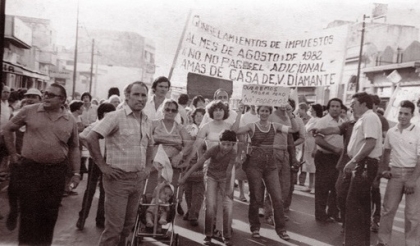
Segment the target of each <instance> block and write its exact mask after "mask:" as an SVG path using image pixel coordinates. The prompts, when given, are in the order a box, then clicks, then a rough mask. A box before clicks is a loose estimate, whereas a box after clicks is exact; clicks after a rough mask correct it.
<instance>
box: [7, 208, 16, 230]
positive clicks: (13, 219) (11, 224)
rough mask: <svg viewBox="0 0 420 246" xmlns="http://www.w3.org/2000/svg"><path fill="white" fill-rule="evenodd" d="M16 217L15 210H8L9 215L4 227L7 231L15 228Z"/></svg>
mask: <svg viewBox="0 0 420 246" xmlns="http://www.w3.org/2000/svg"><path fill="white" fill-rule="evenodd" d="M17 217H18V213H17V212H10V213H9V215H8V216H7V220H6V227H7V229H8V230H9V231H13V230H14V229H16V225H17Z"/></svg>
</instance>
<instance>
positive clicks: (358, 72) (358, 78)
mask: <svg viewBox="0 0 420 246" xmlns="http://www.w3.org/2000/svg"><path fill="white" fill-rule="evenodd" d="M367 18H369V16H367V15H363V24H362V38H361V40H360V52H359V63H358V64H357V79H356V93H357V92H359V87H360V66H361V65H362V55H363V43H364V40H365V20H366V19H367Z"/></svg>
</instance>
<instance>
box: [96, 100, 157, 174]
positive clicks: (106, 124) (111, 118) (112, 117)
mask: <svg viewBox="0 0 420 246" xmlns="http://www.w3.org/2000/svg"><path fill="white" fill-rule="evenodd" d="M141 114H142V117H141V123H139V121H138V120H137V119H136V117H135V116H134V114H133V111H132V110H131V109H130V107H128V106H127V105H124V107H123V109H121V110H117V111H114V112H110V113H108V114H107V115H106V116H105V118H104V119H103V120H102V121H100V122H99V123H98V124H96V125H95V127H94V128H93V131H95V132H97V133H98V134H100V135H102V136H103V137H104V138H105V146H106V147H105V148H106V160H107V163H108V165H110V166H111V167H113V168H119V169H121V170H123V171H125V172H138V171H142V170H143V169H144V167H145V165H146V150H147V146H148V145H151V144H152V134H151V121H150V120H149V119H148V117H147V116H146V114H144V113H143V112H142V113H141Z"/></svg>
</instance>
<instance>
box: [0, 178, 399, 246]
mask: <svg viewBox="0 0 420 246" xmlns="http://www.w3.org/2000/svg"><path fill="white" fill-rule="evenodd" d="M85 186H86V180H83V181H82V182H81V184H80V186H79V187H78V188H77V190H76V191H77V192H78V193H79V194H78V195H76V196H70V197H66V198H63V201H62V207H61V208H60V214H59V218H58V221H57V225H56V229H55V234H54V242H53V245H68V246H74V245H80V246H90V245H97V242H98V239H99V236H100V234H101V230H100V229H98V228H96V226H95V213H96V206H97V201H98V197H96V198H95V199H94V201H93V204H92V209H91V211H90V217H89V218H88V219H87V221H86V224H85V229H84V230H83V231H79V230H77V229H76V226H75V224H76V221H77V216H78V212H79V210H80V207H81V203H82V198H83V192H84V189H85ZM385 186H386V181H384V180H383V181H382V183H381V191H382V194H384V189H385ZM0 188H2V190H1V192H0V214H2V215H3V216H4V217H5V218H3V219H2V220H0V245H17V230H14V231H12V232H10V231H8V230H7V228H6V226H5V221H6V216H7V213H8V210H9V208H8V203H7V192H6V191H5V187H4V185H3V186H2V187H0ZM303 188H304V187H302V186H296V191H295V193H294V197H293V202H292V207H291V210H290V212H289V213H288V216H289V217H290V221H288V222H287V230H288V232H289V235H290V237H291V238H292V239H291V240H290V241H288V242H286V241H283V240H281V239H280V238H279V237H278V236H277V235H276V233H275V232H274V228H273V226H270V225H268V224H266V223H264V222H263V220H262V222H263V223H262V228H261V231H260V233H261V236H262V238H261V239H253V238H251V236H250V233H249V226H248V218H247V213H248V203H244V202H240V201H238V200H236V199H235V202H234V218H233V229H234V234H233V238H232V241H233V243H234V245H240V246H260V245H261V246H263V245H267V246H271V245H273V246H274V245H301V246H324V245H325V246H327V245H333V246H341V243H342V241H343V235H342V234H341V232H340V231H341V224H339V223H332V224H320V223H317V222H316V221H315V217H314V215H313V214H314V195H312V194H309V193H307V192H303V191H300V190H302V189H303ZM97 195H98V193H97ZM238 195H239V192H238V191H237V190H236V191H235V197H236V198H237V197H238ZM183 207H184V208H185V207H186V206H185V204H184V206H183ZM203 218H204V216H203V213H202V214H201V215H200V220H199V222H200V225H199V226H198V227H192V226H190V225H189V223H188V222H186V221H183V220H182V216H179V215H177V218H176V220H175V231H176V233H178V234H179V235H180V245H181V246H195V245H202V240H203V238H204V236H203V234H202V232H203V229H204V223H203ZM403 218H404V203H402V204H401V205H400V207H399V209H398V212H397V218H396V220H395V222H394V233H393V244H392V245H402V244H401V243H402V242H403V239H404V223H403ZM376 238H377V237H376V234H375V233H372V237H371V244H372V245H375V242H376ZM213 241H214V240H213ZM143 245H164V244H162V243H160V242H144V243H143ZM214 245H223V244H221V243H218V242H217V241H214Z"/></svg>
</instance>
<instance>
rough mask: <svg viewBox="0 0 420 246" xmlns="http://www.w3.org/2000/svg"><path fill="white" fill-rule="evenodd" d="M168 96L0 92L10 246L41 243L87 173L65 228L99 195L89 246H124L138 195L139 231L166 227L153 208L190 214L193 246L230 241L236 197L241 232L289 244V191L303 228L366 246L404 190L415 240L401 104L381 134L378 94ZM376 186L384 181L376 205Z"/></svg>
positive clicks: (417, 210)
mask: <svg viewBox="0 0 420 246" xmlns="http://www.w3.org/2000/svg"><path fill="white" fill-rule="evenodd" d="M170 87H171V82H170V81H169V80H168V79H167V78H166V77H158V78H157V79H156V80H155V81H154V82H153V84H152V86H151V88H148V87H147V86H146V85H145V84H144V83H142V82H139V81H137V82H133V83H131V84H129V85H127V86H126V87H125V88H124V91H123V94H124V95H123V96H122V95H120V91H119V89H118V88H110V90H109V95H108V98H107V99H102V100H97V99H94V98H92V96H91V95H90V93H88V92H86V93H83V94H82V95H81V98H80V100H69V98H68V97H67V94H66V92H65V89H64V88H63V87H62V86H60V85H58V84H52V85H51V86H49V87H47V88H46V90H45V91H43V92H41V91H39V90H37V89H29V90H25V89H18V90H12V89H11V88H9V87H7V86H3V89H2V94H1V121H0V126H1V129H2V132H1V134H2V136H4V137H2V140H3V141H2V146H1V149H0V158H1V165H2V170H9V174H6V173H5V172H2V173H1V175H0V177H2V179H5V178H6V177H7V176H10V180H9V182H10V183H9V190H8V194H9V205H10V210H9V214H8V215H7V220H6V225H7V227H8V228H9V229H10V230H14V229H15V228H16V226H17V224H18V223H17V220H18V218H19V217H20V223H19V225H20V226H19V242H20V243H22V244H25V243H28V244H33V243H40V244H51V242H52V237H53V231H54V225H55V222H56V220H57V216H58V210H59V205H60V202H61V199H62V197H66V196H71V195H78V193H77V192H76V191H75V188H76V187H77V185H78V183H79V182H80V180H81V179H83V177H84V174H87V177H86V179H87V186H86V190H85V191H84V197H83V202H82V204H81V210H80V212H79V214H78V219H77V221H76V222H75V225H76V227H77V228H78V229H79V230H83V229H84V225H85V221H86V219H87V216H88V214H89V210H90V207H91V203H92V200H93V197H94V194H95V192H96V190H97V187H98V186H99V191H100V196H99V203H98V208H97V214H96V226H97V227H98V228H101V229H103V233H102V235H101V239H100V242H99V244H100V245H125V240H126V238H127V237H128V235H129V234H130V232H132V230H133V226H134V224H135V223H136V215H137V211H138V210H137V207H138V206H139V201H140V197H141V195H142V193H143V190H145V195H146V197H147V199H148V201H149V202H151V203H156V202H157V203H158V205H157V206H156V209H152V208H150V209H148V210H147V213H146V215H145V216H147V217H146V218H147V223H146V224H145V226H146V227H160V226H163V225H165V224H167V223H169V222H170V221H169V220H170V217H168V211H167V210H165V209H158V208H159V207H160V206H159V203H163V204H164V203H168V202H169V201H177V202H178V203H177V206H176V212H177V213H178V214H180V215H183V219H184V220H187V221H189V223H190V225H191V226H198V225H199V223H198V220H199V219H200V218H199V214H200V210H201V209H202V207H203V204H204V207H205V218H204V221H205V223H204V225H205V226H204V227H205V228H203V229H204V230H203V231H204V234H205V238H204V244H205V245H210V244H211V240H212V239H218V240H221V241H223V242H224V244H225V245H232V241H231V238H232V233H233V232H232V213H233V207H234V202H233V201H234V190H235V188H237V189H238V191H239V196H238V197H237V199H238V201H241V202H243V203H249V211H248V219H249V228H250V236H251V237H253V238H260V237H261V236H260V234H259V230H260V227H261V221H264V222H265V223H268V224H272V225H274V227H275V232H276V233H277V235H278V236H279V237H280V238H281V239H282V240H289V239H290V236H289V235H288V233H287V231H286V228H287V221H288V219H289V218H288V215H287V214H288V211H289V210H290V207H292V206H293V204H292V198H293V191H294V187H295V185H300V186H305V188H304V189H303V190H304V191H306V192H308V193H310V194H314V196H315V204H314V215H315V219H316V221H318V222H319V223H340V224H341V226H342V228H343V231H342V232H343V240H344V243H343V245H346V246H350V245H354V246H360V245H370V233H371V232H374V233H379V237H378V244H377V245H389V243H390V240H391V232H392V222H393V219H394V216H395V213H396V209H397V208H398V204H399V202H400V201H401V198H402V196H403V194H405V195H406V199H407V200H406V210H405V213H406V217H405V220H406V231H405V235H406V237H405V238H406V241H405V245H413V246H414V245H419V244H420V238H419V237H420V232H419V230H420V227H419V220H420V206H418V205H419V201H420V200H419V199H420V195H419V193H420V181H419V179H418V177H419V175H420V165H419V163H418V162H419V155H420V151H419V150H420V134H419V133H420V132H418V131H420V129H418V128H419V126H416V125H415V124H412V123H410V120H411V119H412V117H413V116H414V111H415V105H414V103H413V102H410V101H402V102H401V105H400V111H399V116H398V121H399V122H398V124H397V125H396V126H394V127H392V128H390V127H389V123H388V121H387V120H386V119H385V118H384V116H383V109H380V108H378V105H379V104H380V99H379V97H378V96H377V95H370V94H367V93H366V92H359V93H356V94H354V95H353V97H352V100H351V104H350V108H348V107H346V106H345V105H344V104H343V102H342V101H341V100H340V99H338V98H332V99H330V100H329V101H328V103H327V105H325V106H324V105H320V104H317V103H308V102H299V103H298V104H297V105H296V103H297V102H295V101H294V100H292V99H289V101H288V104H287V105H284V106H280V107H272V106H269V105H242V104H239V105H238V107H237V108H238V109H236V110H232V109H231V108H230V107H229V94H228V93H227V91H225V90H223V89H219V90H217V91H215V92H214V97H213V98H212V101H210V102H209V100H206V99H205V98H204V97H202V96H200V95H198V96H195V97H194V98H190V97H189V95H187V94H181V95H180V96H179V98H178V99H177V100H172V99H168V98H167V96H168V92H169V90H170ZM149 90H150V91H149ZM419 102H420V100H419ZM419 102H417V104H419ZM35 121H36V122H37V123H35ZM40 122H41V123H42V124H41V123H40ZM44 134H46V135H44ZM47 141H50V142H48V143H47ZM48 148H51V150H49V149H48ZM159 148H162V149H163V151H164V152H165V155H166V156H167V157H168V158H169V160H170V164H171V166H172V170H173V176H172V180H170V181H166V183H165V181H164V180H163V179H162V177H161V176H160V174H161V172H160V171H159V168H156V167H157V165H156V163H155V161H154V160H156V155H157V154H156V153H160V152H159V151H161V150H160V149H159ZM51 151H55V152H51ZM391 157H392V158H391ZM64 166H65V168H64ZM58 167H63V168H58ZM29 170H31V174H28V171H29ZM35 174H37V175H39V176H36V175H35ZM381 178H386V179H388V180H389V181H388V185H387V189H386V193H385V194H384V195H385V198H384V203H383V204H381V194H380V189H379V184H380V180H381ZM51 179H54V182H55V183H54V182H53V181H52V180H51ZM146 180H148V181H147V187H146V189H144V186H145V183H146V182H145V181H146ZM29 181H30V182H34V183H35V185H34V184H33V183H30V182H29ZM28 182H29V183H28ZM30 184H32V186H33V187H38V188H37V189H35V188H33V187H30ZM52 186H54V187H55V188H51V187H52ZM246 186H247V187H248V189H246ZM156 187H159V188H156ZM177 189H179V190H178V191H179V192H178V195H176V194H177V192H175V191H176V190H177ZM37 196H38V197H42V199H39V198H36V197H37ZM184 197H185V204H186V208H185V209H186V211H184V208H183V207H182V205H181V204H183V202H182V201H183V199H184ZM34 200H35V201H36V202H35V205H33V206H32V207H31V206H30V205H29V204H30V203H31V202H34ZM40 208H48V209H44V210H47V212H45V213H44V212H42V213H39V211H37V209H40ZM381 210H382V211H381ZM3 211H5V210H3ZM218 211H222V212H218ZM34 213H37V215H34ZM155 214H156V216H154V215H155ZM154 217H156V218H159V219H158V220H152V218H154ZM217 221H221V223H217ZM40 223H42V225H40ZM218 224H222V227H221V228H218V226H217V225H218ZM40 234H42V235H44V236H42V237H39V236H37V235H40Z"/></svg>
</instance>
